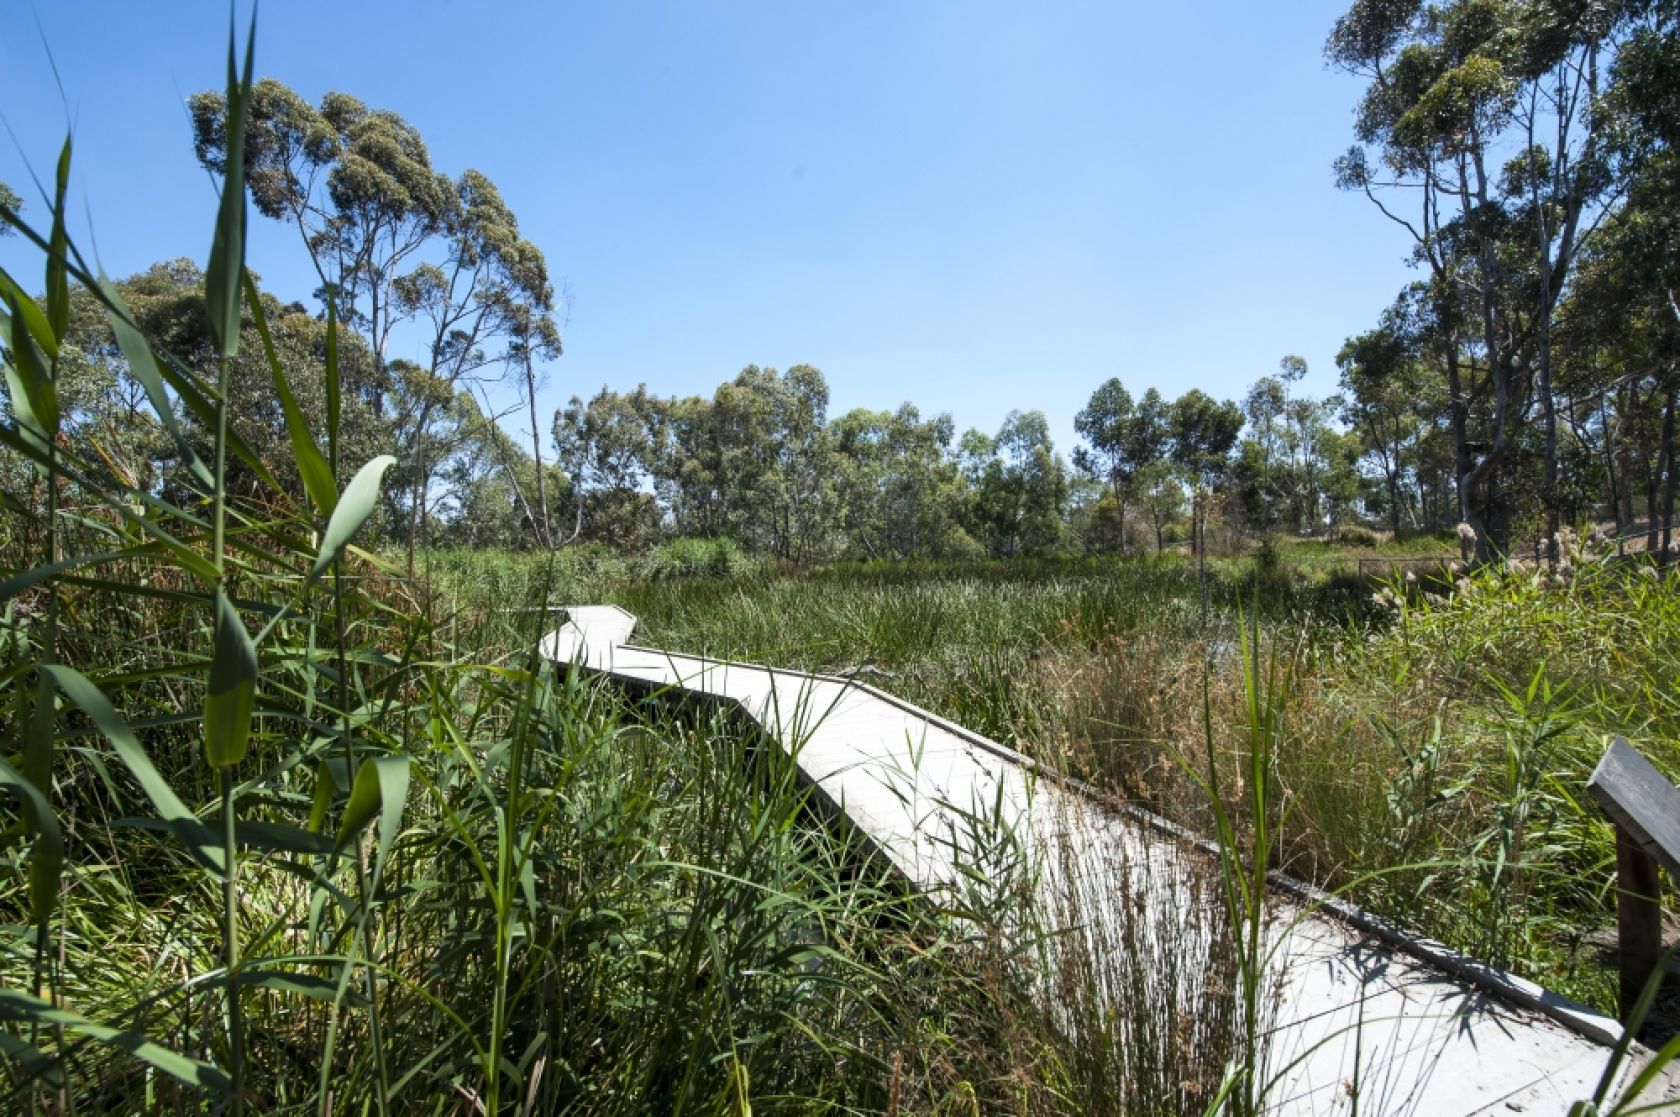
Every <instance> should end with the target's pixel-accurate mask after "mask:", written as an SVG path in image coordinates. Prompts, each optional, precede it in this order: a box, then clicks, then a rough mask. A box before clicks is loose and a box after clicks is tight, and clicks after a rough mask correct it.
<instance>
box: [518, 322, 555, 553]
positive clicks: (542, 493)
mask: <svg viewBox="0 0 1680 1117" xmlns="http://www.w3.org/2000/svg"><path fill="white" fill-rule="evenodd" d="M525 395H526V398H527V399H529V400H530V403H531V457H532V459H534V460H535V461H536V463H537V516H538V519H536V520H535V521H533V523H532V526H533V527H535V528H536V529H537V532H538V535H539V537H540V538H541V539H542V545H543V546H544V547H547V548H549V549H550V550H552V549H553V548H554V530H553V528H552V527H551V526H550V524H549V522H548V485H547V482H546V481H545V480H544V478H543V460H542V432H541V431H540V430H539V429H538V428H537V376H536V372H535V370H534V369H533V368H532V367H531V348H530V346H529V345H528V344H527V345H526V347H525Z"/></svg>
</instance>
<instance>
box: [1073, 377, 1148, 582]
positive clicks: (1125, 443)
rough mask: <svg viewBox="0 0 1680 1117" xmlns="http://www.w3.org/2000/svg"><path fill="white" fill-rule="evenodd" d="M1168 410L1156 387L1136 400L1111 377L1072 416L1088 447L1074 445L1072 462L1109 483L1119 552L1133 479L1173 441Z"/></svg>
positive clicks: (1075, 427) (1123, 547)
mask: <svg viewBox="0 0 1680 1117" xmlns="http://www.w3.org/2000/svg"><path fill="white" fill-rule="evenodd" d="M1169 412H1170V409H1169V407H1168V405H1167V403H1166V401H1165V400H1163V399H1162V398H1161V393H1160V392H1158V391H1156V390H1155V389H1154V388H1150V389H1149V390H1148V391H1147V392H1145V393H1144V395H1143V398H1142V399H1140V400H1138V401H1137V402H1136V403H1135V404H1134V403H1133V402H1132V397H1131V393H1129V392H1127V391H1126V389H1125V386H1124V385H1122V384H1121V383H1120V381H1119V380H1118V379H1117V378H1114V377H1110V378H1109V379H1108V380H1106V381H1104V382H1103V383H1102V384H1101V385H1100V386H1098V388H1097V390H1096V391H1095V392H1093V393H1091V399H1090V402H1089V403H1087V404H1086V405H1085V407H1084V409H1083V410H1081V411H1080V412H1079V413H1078V414H1077V415H1075V416H1074V419H1073V428H1074V430H1075V431H1077V432H1078V433H1079V436H1080V437H1081V438H1083V439H1084V440H1085V441H1086V442H1087V443H1089V447H1088V448H1087V447H1085V446H1078V447H1075V448H1074V451H1073V464H1074V465H1075V466H1076V467H1077V468H1079V469H1080V470H1082V471H1084V472H1085V473H1088V474H1090V475H1091V476H1093V477H1097V478H1100V479H1102V480H1104V481H1106V482H1108V485H1109V490H1110V493H1111V495H1112V497H1113V502H1114V508H1115V515H1116V518H1117V519H1118V524H1117V528H1118V536H1119V540H1120V546H1121V549H1122V550H1124V549H1125V528H1126V505H1127V503H1128V501H1129V500H1130V498H1131V496H1132V489H1133V482H1134V480H1135V478H1136V477H1137V474H1138V471H1139V470H1141V469H1143V468H1144V467H1145V466H1147V465H1148V464H1149V463H1150V462H1153V461H1155V460H1157V459H1159V458H1161V457H1162V456H1164V455H1165V453H1166V449H1167V444H1168V442H1169V441H1170V439H1171V431H1170V428H1169Z"/></svg>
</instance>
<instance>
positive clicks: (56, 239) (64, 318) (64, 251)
mask: <svg viewBox="0 0 1680 1117" xmlns="http://www.w3.org/2000/svg"><path fill="white" fill-rule="evenodd" d="M69 190H70V137H69V136H65V137H64V147H63V148H62V149H60V151H59V153H58V176H57V180H56V182H55V183H54V190H53V212H52V218H53V221H52V234H51V240H50V242H49V243H50V244H51V246H52V247H51V248H50V249H49V250H48V252H47V325H49V326H51V327H52V332H53V337H55V338H58V339H59V340H61V341H62V340H63V338H64V333H65V331H66V330H68V329H69V328H70V276H69V273H68V270H67V269H66V267H65V265H66V262H67V261H66V259H65V258H66V257H67V256H68V255H69V252H70V237H69V236H68V235H67V234H66V233H65V231H64V196H65V194H67V193H68V192H69Z"/></svg>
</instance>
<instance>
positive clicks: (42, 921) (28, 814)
mask: <svg viewBox="0 0 1680 1117" xmlns="http://www.w3.org/2000/svg"><path fill="white" fill-rule="evenodd" d="M49 724H50V723H49ZM0 784H4V785H5V786H7V787H9V788H11V789H12V790H13V791H14V792H16V793H17V797H18V798H19V799H20V800H22V802H23V810H24V817H25V819H26V820H27V822H28V825H29V829H30V831H31V832H32V833H33V834H34V835H35V847H34V849H32V850H31V851H30V855H29V914H30V918H31V919H33V920H34V922H35V924H36V926H38V927H40V928H42V930H45V927H46V922H47V920H48V919H50V918H52V913H53V909H54V908H55V907H57V906H58V882H59V879H60V878H61V877H62V876H63V875H64V834H63V832H62V831H61V830H60V829H59V826H58V816H56V815H55V814H54V813H53V809H52V804H50V803H48V802H47V798H46V796H45V795H42V794H41V792H40V791H39V790H38V789H37V788H36V787H35V785H34V783H33V782H31V781H30V780H29V779H27V778H26V777H25V776H24V775H23V773H22V772H19V771H18V770H17V769H16V768H14V767H12V766H11V765H10V764H8V763H6V761H5V760H4V759H0Z"/></svg>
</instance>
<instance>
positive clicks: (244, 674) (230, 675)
mask: <svg viewBox="0 0 1680 1117" xmlns="http://www.w3.org/2000/svg"><path fill="white" fill-rule="evenodd" d="M256 692H257V649H256V645H254V644H252V643H251V634H250V633H249V632H247V631H246V630H245V622H244V621H243V620H241V619H240V616H239V610H238V609H235V608H234V607H233V602H232V601H231V600H229V599H228V595H227V592H226V591H225V590H223V589H222V588H221V587H220V586H218V587H216V644H215V652H214V658H213V659H212V660H211V663H210V685H209V687H208V689H207V690H206V692H205V695H204V751H205V754H206V755H207V756H208V757H209V758H210V763H211V765H212V766H213V767H217V768H226V767H231V766H232V765H235V764H238V763H239V762H240V761H241V760H243V759H245V748H246V745H247V744H249V742H250V739H251V707H252V705H253V703H254V702H255V699H256Z"/></svg>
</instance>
